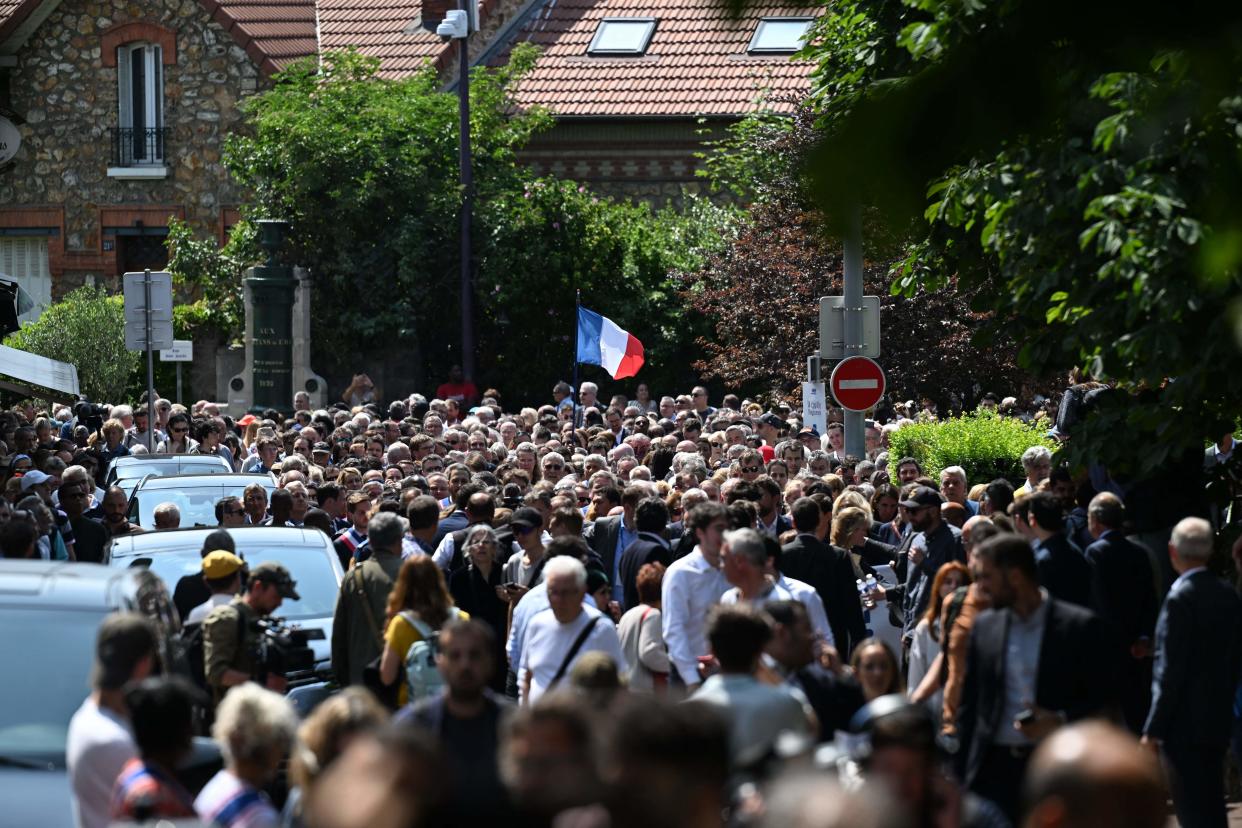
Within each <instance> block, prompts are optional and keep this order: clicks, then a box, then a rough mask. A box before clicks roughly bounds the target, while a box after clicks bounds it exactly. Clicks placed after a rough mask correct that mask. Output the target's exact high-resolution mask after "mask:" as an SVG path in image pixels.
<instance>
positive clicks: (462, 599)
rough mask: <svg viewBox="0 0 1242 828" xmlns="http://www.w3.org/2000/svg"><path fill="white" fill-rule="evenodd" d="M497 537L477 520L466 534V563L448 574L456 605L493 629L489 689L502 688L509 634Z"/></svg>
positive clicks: (488, 527)
mask: <svg viewBox="0 0 1242 828" xmlns="http://www.w3.org/2000/svg"><path fill="white" fill-rule="evenodd" d="M497 546H498V541H497V539H496V533H495V532H494V531H493V530H492V528H491V527H490V526H487V525H485V524H476V525H475V526H473V527H472V528H471V530H470V533H469V534H467V535H466V549H465V552H466V564H465V566H462V567H460V568H459V569H457V570H455V571H454V572H453V574H452V575H450V576H449V592H450V593H451V594H452V596H453V603H454V604H456V605H457V608H458V609H460V610H463V611H465V612H467V613H469V614H470V617H471V618H472V619H475V620H477V621H482V622H483V623H485V624H487V625H488V626H489V627H491V628H492V632H493V633H495V635H496V639H495V650H494V658H495V659H496V664H495V669H494V670H493V671H492V689H493V690H496V691H497V692H504V689H505V672H506V670H505V641H506V639H507V638H508V621H509V600H508V596H507V594H506V593H505V592H504V588H503V586H502V584H501V575H500V564H499V563H497V562H496V553H497Z"/></svg>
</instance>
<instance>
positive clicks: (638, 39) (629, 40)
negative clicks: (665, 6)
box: [587, 17, 656, 57]
mask: <svg viewBox="0 0 1242 828" xmlns="http://www.w3.org/2000/svg"><path fill="white" fill-rule="evenodd" d="M655 27H656V19H655V18H654V17H605V18H604V19H603V20H601V21H600V22H599V28H598V29H596V30H595V37H593V38H592V39H591V45H590V46H589V47H588V48H587V54H588V55H592V56H594V57H618V56H620V57H641V56H642V55H644V54H646V53H647V47H648V46H650V45H651V36H652V34H654V33H655Z"/></svg>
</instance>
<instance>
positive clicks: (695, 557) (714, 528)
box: [660, 503, 729, 691]
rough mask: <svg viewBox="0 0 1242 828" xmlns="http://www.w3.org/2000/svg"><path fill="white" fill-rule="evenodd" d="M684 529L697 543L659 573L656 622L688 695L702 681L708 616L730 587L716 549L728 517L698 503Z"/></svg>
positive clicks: (719, 507)
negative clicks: (661, 582)
mask: <svg viewBox="0 0 1242 828" xmlns="http://www.w3.org/2000/svg"><path fill="white" fill-rule="evenodd" d="M686 525H687V526H688V527H689V528H690V530H691V531H693V532H694V535H695V539H696V540H697V541H698V544H697V545H696V546H695V547H694V551H693V552H691V553H690V554H689V555H687V556H686V557H684V558H682V559H681V560H678V561H675V562H674V563H673V564H672V565H671V566H670V567H669V568H668V571H667V572H665V573H664V585H663V587H662V589H661V591H660V598H661V611H662V617H661V619H660V620H661V621H662V623H663V626H664V642H665V643H666V644H667V645H668V654H669V658H670V659H671V660H672V662H673V669H674V671H675V672H676V673H677V675H678V676H680V678H681V681H682V682H683V683H685V685H686V687H687V688H688V689H689V690H691V691H693V690H694V689H695V688H697V687H698V686H699V683H700V681H701V679H700V677H699V657H700V656H706V655H707V654H708V646H707V614H708V612H709V611H710V610H711V608H712V607H713V606H715V605H716V604H717V603H719V602H720V596H721V595H723V594H724V592H725V590H727V589H728V588H729V582H728V581H727V580H726V579H725V576H724V575H723V574H722V573H721V571H720V547H721V544H722V542H723V540H724V533H725V530H726V529H728V528H729V516H728V512H726V511H725V507H724V505H723V504H720V503H701V504H699V505H698V506H695V507H694V508H693V509H692V510H690V514H689V515H688V516H687V518H686Z"/></svg>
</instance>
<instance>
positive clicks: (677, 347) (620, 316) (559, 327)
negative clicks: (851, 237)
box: [477, 179, 733, 398]
mask: <svg viewBox="0 0 1242 828" xmlns="http://www.w3.org/2000/svg"><path fill="white" fill-rule="evenodd" d="M732 220H733V219H732V213H731V212H729V211H727V210H724V209H721V208H719V207H715V206H713V205H712V204H711V203H710V202H708V201H706V200H703V199H697V198H693V197H687V200H686V204H685V206H684V207H683V208H682V209H673V208H671V207H666V208H664V209H662V210H652V209H651V207H649V206H648V205H646V204H629V203H624V202H616V201H613V200H612V199H608V198H601V197H598V196H596V195H594V194H592V193H591V192H590V191H588V190H587V189H586V188H585V187H581V186H579V185H577V184H575V183H573V182H569V181H558V180H555V179H539V180H531V181H527V182H525V183H524V186H523V188H522V189H520V190H514V191H513V192H510V193H501V194H498V195H497V196H496V197H495V198H493V199H491V200H490V201H489V202H487V203H486V204H485V205H484V207H483V210H482V212H481V214H480V217H479V221H480V224H482V225H484V226H486V227H487V228H489V232H488V236H487V241H486V246H485V248H484V251H483V257H482V260H481V261H480V265H479V279H478V284H477V288H478V290H479V292H480V294H481V296H482V299H481V306H480V308H479V310H480V313H481V316H482V318H483V319H484V320H485V324H483V325H482V326H481V341H480V349H481V353H485V354H492V355H494V358H495V366H494V368H495V371H496V372H497V375H498V376H502V377H503V378H504V379H503V383H504V384H505V385H506V386H507V387H509V388H514V389H531V390H532V391H533V392H534V395H533V396H534V397H535V398H541V397H542V396H545V395H546V393H547V391H548V389H549V388H550V384H549V382H548V380H549V378H552V377H568V376H569V372H570V371H571V370H572V368H573V358H574V345H575V342H574V336H575V331H576V325H577V323H576V320H575V315H574V314H575V308H574V295H575V291H576V290H580V291H581V293H582V304H583V305H585V306H586V307H589V308H591V309H592V310H595V311H597V312H600V313H603V314H604V315H606V316H608V317H609V318H610V319H612V320H613V321H614V322H616V323H617V324H618V325H620V326H621V327H622V328H625V329H626V330H628V331H630V332H632V333H633V334H634V335H635V336H637V337H638V338H639V339H640V340H641V341H642V342H643V347H644V350H645V352H646V354H645V356H646V362H645V364H644V366H643V369H642V372H641V373H640V375H639V378H638V379H637V380H631V382H649V383H651V384H652V385H653V386H656V387H677V386H682V385H686V384H688V383H692V382H694V381H697V380H696V378H695V377H694V376H693V374H692V373H691V370H690V363H691V362H692V361H693V359H694V352H693V347H694V333H695V332H696V331H703V330H705V326H704V325H703V320H702V318H701V317H699V316H697V315H694V314H688V313H687V312H686V308H685V306H684V303H683V302H682V300H681V297H680V296H679V294H678V290H679V284H678V282H677V279H676V277H675V276H674V275H670V274H672V273H674V272H676V271H681V270H685V269H689V268H697V267H699V266H701V265H702V264H703V263H704V261H705V260H706V256H707V254H708V253H709V252H711V251H713V250H718V249H719V248H720V247H721V246H722V245H723V244H724V242H725V240H726V239H727V238H728V237H729V236H730V235H731V232H732ZM582 371H583V377H584V378H590V379H592V380H597V381H599V380H602V381H603V383H604V385H603V391H604V393H605V394H607V393H608V392H609V388H608V386H607V382H608V381H609V380H608V377H607V374H606V373H604V372H602V371H600V370H597V369H592V368H589V367H584V368H583V369H582ZM545 386H546V387H545ZM620 392H621V391H620V390H619V391H618V393H620Z"/></svg>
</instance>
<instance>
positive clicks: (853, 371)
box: [831, 356, 884, 411]
mask: <svg viewBox="0 0 1242 828" xmlns="http://www.w3.org/2000/svg"><path fill="white" fill-rule="evenodd" d="M831 385H832V396H834V397H836V400H837V402H838V403H840V404H841V407H842V408H844V409H846V410H848V411H866V410H867V409H868V408H871V407H872V406H873V405H875V404H876V403H878V402H879V401H880V397H881V396H883V395H884V372H883V371H882V370H880V366H879V365H877V364H876V363H875V360H871V359H867V358H866V357H860V356H853V357H849V358H848V359H843V360H841V361H840V362H838V363H837V367H836V368H833V369H832V382H831Z"/></svg>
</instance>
